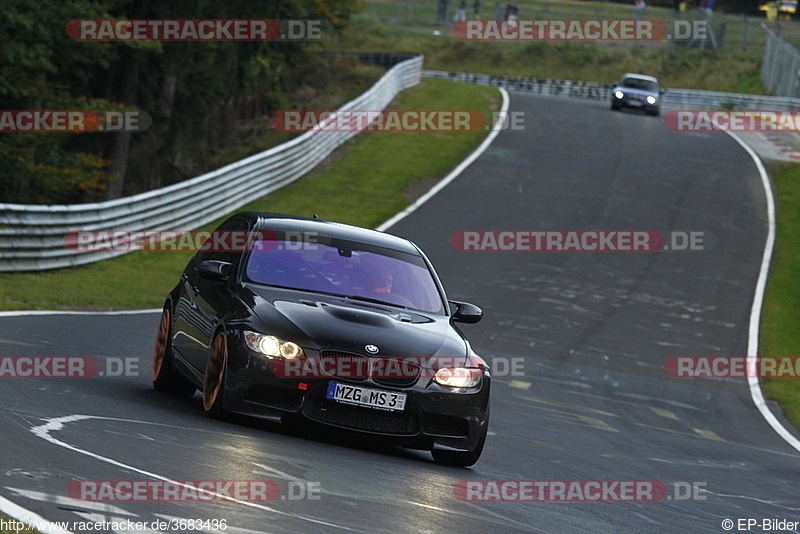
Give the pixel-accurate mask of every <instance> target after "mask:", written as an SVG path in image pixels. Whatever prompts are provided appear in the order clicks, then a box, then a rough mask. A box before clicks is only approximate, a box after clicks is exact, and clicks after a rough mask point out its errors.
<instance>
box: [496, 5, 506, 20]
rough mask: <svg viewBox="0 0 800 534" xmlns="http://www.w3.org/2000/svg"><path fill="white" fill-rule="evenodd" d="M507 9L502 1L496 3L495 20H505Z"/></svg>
mask: <svg viewBox="0 0 800 534" xmlns="http://www.w3.org/2000/svg"><path fill="white" fill-rule="evenodd" d="M505 18H506V10H505V8H504V7H503V6H502V5H501V4H500V2H495V3H494V20H505Z"/></svg>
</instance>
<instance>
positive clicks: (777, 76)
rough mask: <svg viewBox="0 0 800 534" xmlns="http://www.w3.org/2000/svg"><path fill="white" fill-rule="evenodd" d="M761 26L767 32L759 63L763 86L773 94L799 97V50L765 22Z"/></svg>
mask: <svg viewBox="0 0 800 534" xmlns="http://www.w3.org/2000/svg"><path fill="white" fill-rule="evenodd" d="M763 27H764V31H765V32H766V33H767V49H766V50H765V52H764V62H763V63H762V64H761V80H762V81H763V82H764V86H765V87H766V88H767V90H768V91H769V92H770V93H772V94H774V95H778V96H789V97H800V90H799V88H798V85H800V51H798V50H797V48H795V47H794V46H792V45H791V44H789V43H787V42H786V41H784V40H783V39H781V37H780V36H779V35H778V34H777V33H776V32H774V31H772V30H771V29H769V28H768V27H767V26H766V25H765V24H764V25H763Z"/></svg>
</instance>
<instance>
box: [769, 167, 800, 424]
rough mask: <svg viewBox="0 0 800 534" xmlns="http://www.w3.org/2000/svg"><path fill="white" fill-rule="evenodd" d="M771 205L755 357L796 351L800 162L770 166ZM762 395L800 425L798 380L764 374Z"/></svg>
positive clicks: (799, 336) (799, 339)
mask: <svg viewBox="0 0 800 534" xmlns="http://www.w3.org/2000/svg"><path fill="white" fill-rule="evenodd" d="M770 176H771V177H772V187H773V190H774V192H775V202H776V204H777V228H776V241H775V254H774V256H773V258H772V267H771V269H770V274H769V280H768V281H767V292H766V298H765V301H764V309H763V313H762V317H761V333H760V345H761V346H760V347H759V355H761V356H798V355H800V329H798V325H800V284H798V280H800V248H798V247H797V246H796V244H795V242H796V240H797V236H798V235H800V185H798V184H800V164H796V163H787V164H782V165H775V166H773V167H772V168H771V169H770ZM762 388H763V390H764V394H765V395H766V396H767V397H769V398H770V399H773V400H776V401H778V402H779V403H780V405H781V407H782V408H783V410H784V412H786V415H787V416H788V417H789V419H790V420H791V421H792V422H793V423H794V424H795V426H797V427H800V383H799V382H798V380H797V378H788V377H782V378H766V379H764V380H763V381H762Z"/></svg>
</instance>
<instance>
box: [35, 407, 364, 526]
mask: <svg viewBox="0 0 800 534" xmlns="http://www.w3.org/2000/svg"><path fill="white" fill-rule="evenodd" d="M89 419H98V420H106V421H117V420H118V419H116V418H114V417H97V416H93V415H77V414H76V415H68V416H65V417H56V418H53V419H48V420H46V421H47V422H46V423H45V424H43V425H39V426H35V427H32V428H30V431H31V432H32V433H33V434H34V435H36V436H38V437H40V438H42V439H44V440H46V441H48V442H50V443H52V444H53V445H58V446H59V447H63V448H65V449H67V450H70V451H73V452H77V453H79V454H83V455H85V456H89V457H90V458H94V459H96V460H99V461H101V462H105V463H107V464H111V465H113V466H116V467H120V468H122V469H129V470H131V471H134V472H136V473H139V474H140V475H144V476H146V477H150V478H154V479H156V480H161V481H163V482H168V483H170V484H175V485H177V486H180V487H182V488H185V489H191V490H194V491H196V492H198V493H206V494H209V495H211V496H213V497H216V498H217V499H219V500H223V501H228V502H233V503H236V504H240V505H242V506H247V507H249V508H256V509H258V510H263V511H265V512H270V513H273V514H277V515H283V516H288V517H293V518H295V519H299V520H302V521H307V522H309V523H313V524H315V525H319V526H325V527H330V528H336V529H340V530H347V531H351V532H362V531H359V530H356V529H353V528H350V527H347V526H345V525H338V524H336V523H331V522H329V521H324V520H321V519H316V518H313V517H309V516H304V515H300V514H292V513H288V512H283V511H281V510H278V509H276V508H272V507H271V506H266V505H264V504H261V503H255V502H249V501H242V500H239V499H234V498H232V497H230V496H228V495H223V494H221V493H217V492H214V491H208V490H203V489H200V488H196V487H194V486H192V485H191V484H187V483H185V482H179V481H177V480H172V479H171V478H168V477H165V476H163V475H159V474H158V473H153V472H151V471H147V470H145V469H140V468H138V467H135V466H132V465H128V464H125V463H122V462H119V461H117V460H114V459H113V458H108V457H106V456H101V455H100V454H96V453H94V452H91V451H87V450H85V449H81V448H79V447H76V446H74V445H70V444H69V443H66V442H64V441H61V440H59V439H58V438H55V437H53V436H52V432H58V431H60V430H63V429H64V426H65V425H66V424H70V423H75V422H78V421H85V420H89ZM125 421H128V422H130V420H125ZM136 422H138V423H142V424H148V422H147V421H136Z"/></svg>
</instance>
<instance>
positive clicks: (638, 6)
mask: <svg viewBox="0 0 800 534" xmlns="http://www.w3.org/2000/svg"><path fill="white" fill-rule="evenodd" d="M633 6H634V18H635V19H641V18H642V17H643V16H644V8H646V7H647V4H645V3H644V0H635V1H634V3H633Z"/></svg>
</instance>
